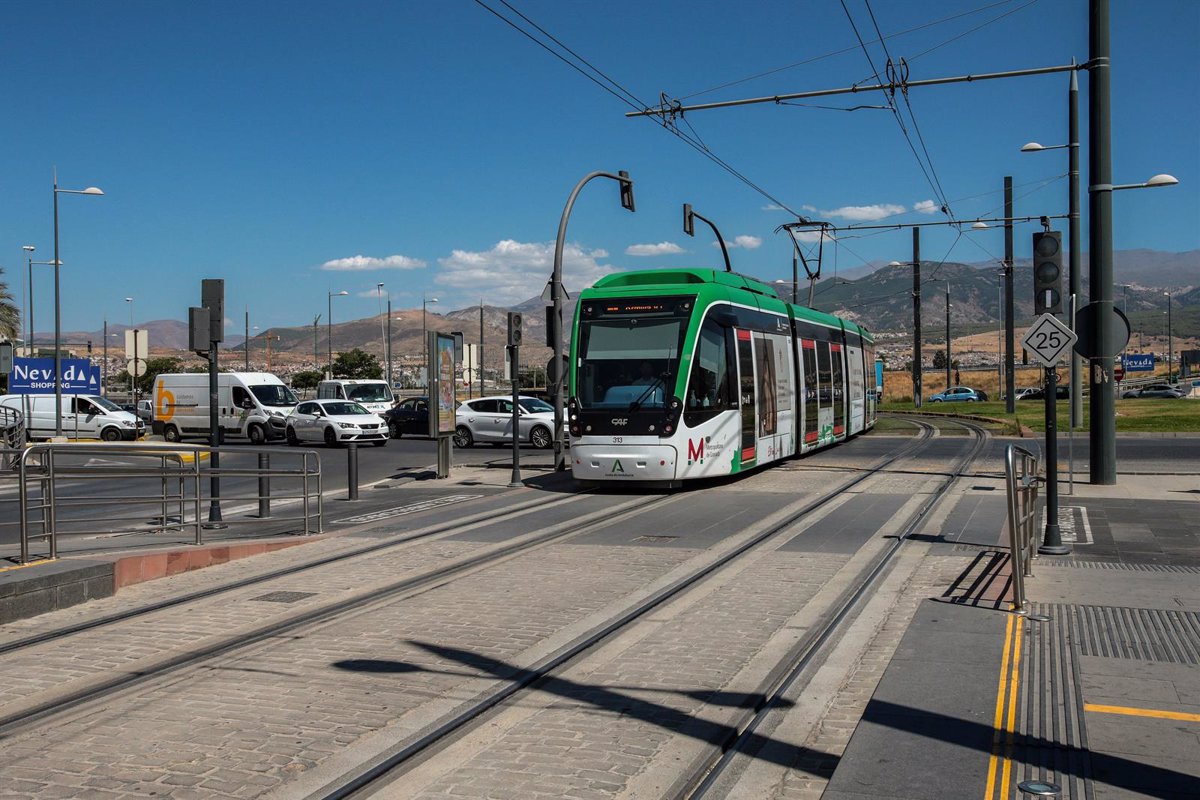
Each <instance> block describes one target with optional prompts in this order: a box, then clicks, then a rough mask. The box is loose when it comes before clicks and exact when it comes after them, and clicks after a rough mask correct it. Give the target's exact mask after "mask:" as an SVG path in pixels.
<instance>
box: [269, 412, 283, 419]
mask: <svg viewBox="0 0 1200 800" xmlns="http://www.w3.org/2000/svg"><path fill="white" fill-rule="evenodd" d="M271 416H272V417H281V418H282V417H283V412H282V411H272V412H271Z"/></svg>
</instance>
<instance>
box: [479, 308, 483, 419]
mask: <svg viewBox="0 0 1200 800" xmlns="http://www.w3.org/2000/svg"><path fill="white" fill-rule="evenodd" d="M478 357H479V396H480V397H483V298H482V297H481V298H479V353H478Z"/></svg>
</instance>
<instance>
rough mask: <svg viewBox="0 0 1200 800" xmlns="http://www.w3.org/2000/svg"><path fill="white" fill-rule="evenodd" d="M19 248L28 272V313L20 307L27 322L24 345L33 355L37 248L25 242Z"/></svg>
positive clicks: (23, 300)
mask: <svg viewBox="0 0 1200 800" xmlns="http://www.w3.org/2000/svg"><path fill="white" fill-rule="evenodd" d="M21 249H22V250H24V251H25V269H26V270H27V271H28V273H29V276H28V278H27V279H26V280H27V281H28V283H27V284H26V289H25V291H26V297H28V298H29V305H28V306H26V308H27V309H28V314H26V313H25V311H24V309H22V317H23V318H24V320H25V321H26V322H28V323H29V339H28V340H26V342H25V346H26V347H27V348H28V350H27V352H28V354H29V355H30V356H32V355H33V251H34V250H36V249H37V248H36V247H34V246H33V245H31V244H27V245H22V247H21ZM21 303H22V305H24V303H25V297H22V298H21Z"/></svg>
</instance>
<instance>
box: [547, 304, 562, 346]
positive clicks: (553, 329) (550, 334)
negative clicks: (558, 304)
mask: <svg viewBox="0 0 1200 800" xmlns="http://www.w3.org/2000/svg"><path fill="white" fill-rule="evenodd" d="M561 339H562V326H560V325H559V324H558V315H557V314H555V313H554V306H546V347H554V343H555V342H557V341H560V340H561Z"/></svg>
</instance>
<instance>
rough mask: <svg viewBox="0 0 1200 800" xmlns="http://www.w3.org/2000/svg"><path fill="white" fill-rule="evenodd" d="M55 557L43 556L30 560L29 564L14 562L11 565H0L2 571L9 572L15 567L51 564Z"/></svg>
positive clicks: (23, 567)
mask: <svg viewBox="0 0 1200 800" xmlns="http://www.w3.org/2000/svg"><path fill="white" fill-rule="evenodd" d="M53 560H54V559H52V558H43V559H40V560H38V561H30V562H29V563H28V564H14V565H13V566H11V567H0V572H9V571H11V570H14V569H25V568H26V567H36V566H37V565H38V564H49V563H50V562H51V561H53Z"/></svg>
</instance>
